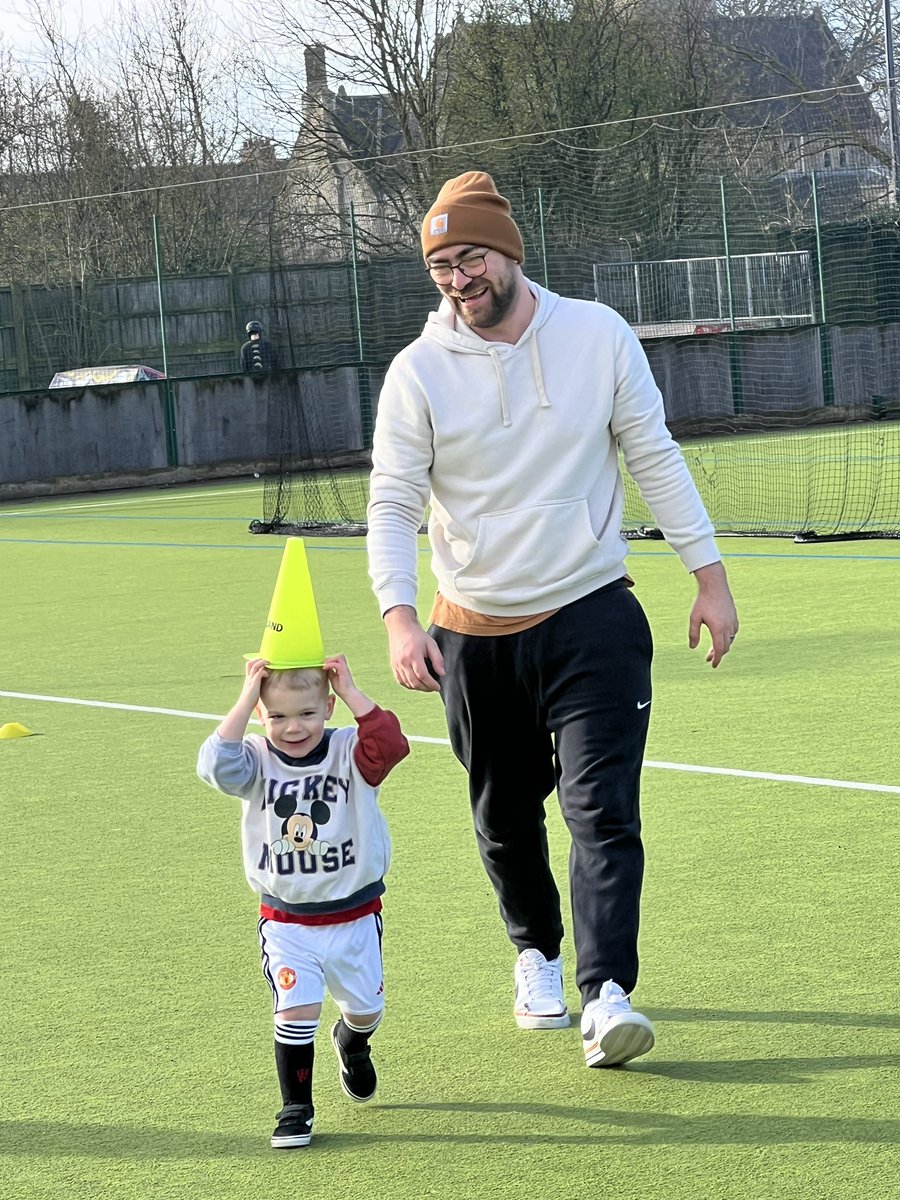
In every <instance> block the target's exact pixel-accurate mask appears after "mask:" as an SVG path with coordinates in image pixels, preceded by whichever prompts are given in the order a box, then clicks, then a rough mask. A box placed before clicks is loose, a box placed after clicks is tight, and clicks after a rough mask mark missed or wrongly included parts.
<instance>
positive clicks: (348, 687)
mask: <svg viewBox="0 0 900 1200" xmlns="http://www.w3.org/2000/svg"><path fill="white" fill-rule="evenodd" d="M322 668H323V670H324V671H325V672H326V674H327V675H328V682H329V683H330V684H331V690H332V691H333V692H334V694H335V695H336V696H340V698H341V699H342V700H343V702H344V703H345V704H346V705H347V707H348V708H349V709H350V711H351V712H352V713H353V715H354V717H362V716H365V714H366V713H367V712H371V711H372V709H373V708H374V707H375V704H374V702H373V701H371V700H370V699H369V697H368V696H366V695H364V694H363V693H362V692H361V691H360V690H359V688H358V687H357V686H356V684H355V683H354V682H353V676H352V675H351V674H350V668H349V666H348V665H347V659H346V658H345V657H344V655H343V654H335V655H333V656H332V657H331V658H326V659H325V661H324V662H323V663H322Z"/></svg>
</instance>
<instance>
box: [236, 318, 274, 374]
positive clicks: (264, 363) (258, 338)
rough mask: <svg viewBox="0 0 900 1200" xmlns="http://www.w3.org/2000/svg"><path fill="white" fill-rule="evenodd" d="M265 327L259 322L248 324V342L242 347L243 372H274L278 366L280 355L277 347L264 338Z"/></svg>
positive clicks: (249, 322)
mask: <svg viewBox="0 0 900 1200" xmlns="http://www.w3.org/2000/svg"><path fill="white" fill-rule="evenodd" d="M263 332H264V330H263V327H262V325H260V323H259V321H248V322H247V336H248V339H249V340H248V341H246V342H244V344H243V346H241V370H242V371H246V372H248V373H252V372H255V371H274V370H275V369H276V367H277V366H278V355H277V354H276V352H275V347H274V346H273V345H272V343H271V342H270V341H269V340H268V338H265V337H263Z"/></svg>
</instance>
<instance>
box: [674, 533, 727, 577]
mask: <svg viewBox="0 0 900 1200" xmlns="http://www.w3.org/2000/svg"><path fill="white" fill-rule="evenodd" d="M676 553H677V554H678V557H679V558H680V559H681V561H682V562H683V563H684V565H685V567H687V569H688V570H689V571H691V572H693V571H698V570H699V569H700V567H708V566H709V565H710V563H715V562H720V561H721V558H722V555H721V554H720V553H719V550H718V547H717V546H716V540H715V538H714V537H713V536H712V535H710V536H709V537H705V538H701V539H700V540H699V541H698V542H689V543H688V544H687V545H686V546H680V547H678V549H677V551H676Z"/></svg>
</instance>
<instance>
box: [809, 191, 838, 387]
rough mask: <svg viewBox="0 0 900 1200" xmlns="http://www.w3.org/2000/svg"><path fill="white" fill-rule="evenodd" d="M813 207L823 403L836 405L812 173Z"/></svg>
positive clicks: (815, 192) (817, 209) (816, 193)
mask: <svg viewBox="0 0 900 1200" xmlns="http://www.w3.org/2000/svg"><path fill="white" fill-rule="evenodd" d="M812 207H813V221H814V222H815V229H816V267H817V270H818V279H819V313H820V318H821V319H820V321H819V358H820V360H821V364H822V403H823V404H824V405H825V406H826V407H831V405H833V404H834V364H833V363H832V360H831V333H830V330H829V328H828V308H827V305H826V300H825V267H824V264H823V262H822V223H821V220H820V216H819V185H818V180H817V178H816V172H815V171H813V172H812Z"/></svg>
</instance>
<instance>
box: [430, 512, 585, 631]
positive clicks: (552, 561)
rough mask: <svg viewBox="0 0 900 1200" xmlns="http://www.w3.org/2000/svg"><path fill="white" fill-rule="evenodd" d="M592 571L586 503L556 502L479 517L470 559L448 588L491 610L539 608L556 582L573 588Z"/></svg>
mask: <svg viewBox="0 0 900 1200" xmlns="http://www.w3.org/2000/svg"><path fill="white" fill-rule="evenodd" d="M596 571H597V538H596V536H595V534H594V531H593V529H592V528H591V521H590V514H589V512H588V506H587V501H586V500H559V501H556V502H555V503H553V504H540V505H537V506H536V507H534V508H522V509H516V510H515V511H511V512H504V513H491V514H489V515H486V516H483V517H480V518H479V521H478V528H477V531H476V535H475V545H474V547H473V550H472V554H471V556H470V558H469V561H468V562H467V563H466V564H465V566H463V567H460V568H459V570H458V571H457V572H456V573H455V575H454V580H453V582H454V585H455V587H456V589H457V590H458V591H459V592H460V593H461V594H462V595H465V596H469V597H471V598H472V600H483V601H485V602H488V603H490V604H492V605H497V604H507V603H520V602H521V601H522V600H525V599H529V600H535V601H536V602H540V599H541V597H542V596H544V595H550V594H552V593H554V592H558V590H559V584H560V581H562V580H565V581H567V582H568V583H570V584H577V583H578V582H579V581H580V580H582V579H589V578H590V577H591V575H593V574H596ZM535 611H538V609H537V608H536V609H535Z"/></svg>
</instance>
